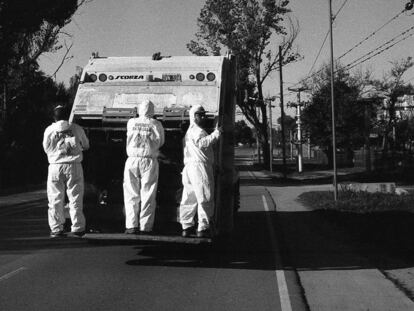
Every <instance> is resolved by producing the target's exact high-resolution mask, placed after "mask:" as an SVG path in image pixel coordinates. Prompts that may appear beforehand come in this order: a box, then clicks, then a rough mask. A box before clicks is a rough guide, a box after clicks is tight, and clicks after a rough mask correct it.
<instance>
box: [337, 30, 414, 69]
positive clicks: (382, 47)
mask: <svg viewBox="0 0 414 311" xmlns="http://www.w3.org/2000/svg"><path fill="white" fill-rule="evenodd" d="M413 29H414V26H411V27H410V28H408V29H406V30H404V31H403V32H402V33H400V34H398V35H397V36H395V37H394V38H392V39H390V40H388V41H387V42H385V43H383V44H381V45H380V46H378V47H377V48H375V49H373V50H372V51H370V52H368V53H365V54H364V55H362V56H361V57H359V58H357V59H355V60H354V61H352V62H351V63H349V64H347V65H345V66H344V68H345V69H351V68H353V67H355V66H357V65H359V64H361V63H363V62H365V61H367V60H368V59H371V58H373V57H374V56H376V55H378V54H381V53H382V52H384V51H386V50H388V49H389V48H391V47H393V46H394V45H396V44H397V43H400V42H401V41H404V40H406V39H408V38H409V37H411V36H412V35H414V33H411V34H410V35H408V36H407V37H403V38H402V39H401V40H398V41H397V42H395V43H394V44H391V45H389V44H390V43H392V42H394V41H395V40H396V39H398V38H399V37H402V36H405V35H407V33H408V32H410V31H411V30H413ZM387 45H389V46H388V47H387ZM376 51H379V53H375V52H376ZM373 53H375V54H374V55H372V56H371V57H368V56H370V55H371V54H373ZM366 57H368V58H367V59H365V60H363V59H364V58H366ZM361 60H363V61H361Z"/></svg>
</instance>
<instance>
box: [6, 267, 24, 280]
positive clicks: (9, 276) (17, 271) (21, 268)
mask: <svg viewBox="0 0 414 311" xmlns="http://www.w3.org/2000/svg"><path fill="white" fill-rule="evenodd" d="M23 270H26V268H25V267H20V268H19V269H16V270H14V271H12V272H9V273H6V274H5V275H3V276H0V282H1V281H5V280H7V279H10V278H11V277H12V276H13V275H16V274H17V273H19V272H21V271H23Z"/></svg>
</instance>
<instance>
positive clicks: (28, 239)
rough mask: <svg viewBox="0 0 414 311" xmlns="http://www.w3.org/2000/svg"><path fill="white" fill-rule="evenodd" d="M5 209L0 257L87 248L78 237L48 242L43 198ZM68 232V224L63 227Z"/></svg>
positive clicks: (0, 221)
mask: <svg viewBox="0 0 414 311" xmlns="http://www.w3.org/2000/svg"><path fill="white" fill-rule="evenodd" d="M6 208H7V206H5V207H4V208H3V209H2V214H1V216H0V255H7V254H11V253H13V254H14V253H30V252H32V251H35V250H40V249H61V248H79V247H90V245H89V244H88V243H87V241H86V240H83V239H80V238H68V237H66V238H57V239H50V237H49V226H48V222H47V202H46V201H45V199H40V200H33V201H30V202H24V203H19V204H13V205H12V206H11V208H7V209H6ZM65 227H66V229H69V230H68V231H70V221H68V220H67V222H66V224H65Z"/></svg>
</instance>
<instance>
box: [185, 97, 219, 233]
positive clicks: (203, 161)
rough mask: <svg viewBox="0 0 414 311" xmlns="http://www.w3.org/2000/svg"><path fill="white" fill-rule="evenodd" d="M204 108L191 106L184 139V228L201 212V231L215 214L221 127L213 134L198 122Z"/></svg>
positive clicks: (207, 226)
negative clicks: (216, 150)
mask: <svg viewBox="0 0 414 311" xmlns="http://www.w3.org/2000/svg"><path fill="white" fill-rule="evenodd" d="M200 108H201V106H200V105H195V106H193V107H192V108H191V109H190V127H189V128H188V130H187V133H186V135H185V138H184V169H183V172H182V181H183V186H184V190H183V196H182V199H181V204H180V223H181V225H182V228H183V229H188V228H190V227H192V226H194V216H195V214H196V213H197V215H198V228H197V230H198V231H203V230H206V229H208V228H209V226H210V218H211V217H212V216H213V213H214V172H213V163H214V152H213V146H212V145H213V143H214V142H216V141H217V140H218V138H219V137H220V132H219V130H217V129H216V130H214V132H213V133H211V134H210V135H208V134H207V132H206V131H205V130H203V129H202V128H201V127H199V126H198V125H197V124H196V123H195V122H194V114H195V112H196V111H197V110H199V109H200Z"/></svg>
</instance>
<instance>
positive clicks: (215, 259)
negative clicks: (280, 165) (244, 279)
mask: <svg viewBox="0 0 414 311" xmlns="http://www.w3.org/2000/svg"><path fill="white" fill-rule="evenodd" d="M242 185H243V187H244V190H242V197H243V192H245V193H246V189H248V188H249V187H257V186H273V187H275V186H276V187H279V184H276V185H275V184H274V183H273V182H272V181H269V180H263V179H262V180H260V179H253V178H252V179H244V180H242ZM280 186H286V184H285V183H283V182H281V184H280ZM252 189H256V188H252ZM249 193H250V194H249V195H248V196H257V200H255V202H257V204H260V202H261V195H262V193H263V192H261V193H257V194H256V193H255V190H254V191H251V190H250V192H249ZM266 217H270V218H271V220H272V223H273V224H274V228H275V229H274V230H275V235H276V238H277V240H278V242H277V244H278V248H279V249H280V251H281V257H282V260H283V262H276V260H275V256H274V252H273V248H272V243H271V239H270V235H269V232H268V228H267V220H266ZM413 242H414V214H410V213H406V212H386V213H384V212H383V213H373V214H369V215H361V214H352V213H343V212H334V211H322V210H320V211H309V212H269V213H266V212H264V211H263V212H261V211H257V212H252V211H249V212H247V211H242V212H239V213H238V215H237V219H236V222H235V232H234V235H233V237H232V239H230V240H229V241H228V242H227V243H225V244H224V245H220V246H219V247H216V248H215V247H211V248H207V247H195V246H191V247H189V246H188V245H167V246H166V245H150V246H145V247H142V248H141V247H140V248H137V250H138V254H137V255H139V256H137V257H138V258H137V259H133V260H130V261H128V262H127V264H129V265H137V266H142V265H145V266H176V267H206V268H226V269H259V270H275V269H280V268H283V269H290V268H292V267H294V268H296V269H299V270H327V269H337V270H349V269H351V270H356V269H370V268H375V269H384V270H388V269H400V268H410V267H414V243H413ZM141 257H142V258H141Z"/></svg>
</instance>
